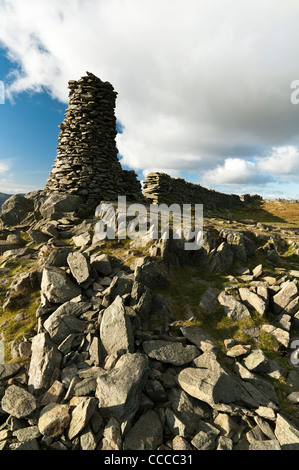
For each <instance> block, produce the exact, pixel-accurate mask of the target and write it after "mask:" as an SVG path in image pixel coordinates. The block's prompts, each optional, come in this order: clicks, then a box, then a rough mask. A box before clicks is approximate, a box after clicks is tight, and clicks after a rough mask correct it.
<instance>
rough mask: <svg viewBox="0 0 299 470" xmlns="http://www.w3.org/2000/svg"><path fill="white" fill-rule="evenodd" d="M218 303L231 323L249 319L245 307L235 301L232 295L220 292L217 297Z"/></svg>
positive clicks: (248, 313)
mask: <svg viewBox="0 0 299 470" xmlns="http://www.w3.org/2000/svg"><path fill="white" fill-rule="evenodd" d="M218 301H219V303H220V304H221V305H222V306H223V307H224V311H225V313H226V315H227V316H228V317H229V318H230V319H231V320H232V321H239V320H243V319H244V318H247V317H250V312H249V310H248V308H247V307H246V305H244V304H242V302H239V301H238V300H237V299H235V297H234V296H233V295H228V294H226V293H225V292H221V294H219V296H218Z"/></svg>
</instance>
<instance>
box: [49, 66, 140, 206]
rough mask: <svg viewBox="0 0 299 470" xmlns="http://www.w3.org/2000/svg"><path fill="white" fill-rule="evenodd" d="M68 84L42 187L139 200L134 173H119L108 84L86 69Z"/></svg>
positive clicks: (112, 101)
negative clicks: (65, 104) (53, 151)
mask: <svg viewBox="0 0 299 470" xmlns="http://www.w3.org/2000/svg"><path fill="white" fill-rule="evenodd" d="M68 88H69V89H70V92H69V106H68V108H67V110H66V113H65V119H64V121H63V122H62V123H61V125H60V126H59V127H60V129H61V131H60V134H59V138H58V147H57V156H56V159H55V162H54V165H53V169H52V171H51V173H50V176H49V178H48V181H47V183H46V186H45V191H46V192H51V193H53V192H59V193H67V194H76V195H79V196H83V197H84V198H86V200H87V201H89V202H90V203H92V202H94V203H95V204H97V203H99V202H100V201H101V200H106V201H107V200H116V199H117V197H118V195H126V196H129V197H131V198H132V199H138V198H140V197H141V185H140V183H139V181H138V180H137V178H136V174H135V172H125V171H123V170H122V167H121V164H120V162H119V160H118V156H117V153H118V150H117V148H116V143H115V138H116V135H117V131H116V117H115V113H114V110H115V102H116V97H117V93H116V92H115V91H114V88H113V86H112V85H111V84H110V83H108V82H102V81H101V80H100V79H99V78H97V77H96V76H95V75H93V74H91V73H89V72H87V76H85V77H82V78H80V79H79V80H78V81H75V80H71V81H69V85H68ZM128 173H129V175H128ZM128 181H129V182H130V184H128ZM133 183H134V184H133Z"/></svg>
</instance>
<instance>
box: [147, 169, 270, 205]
mask: <svg viewBox="0 0 299 470" xmlns="http://www.w3.org/2000/svg"><path fill="white" fill-rule="evenodd" d="M143 193H144V196H145V197H146V198H147V199H148V200H150V201H151V202H152V203H153V204H161V203H166V204H173V203H177V204H203V205H204V208H206V209H218V208H219V209H221V208H224V209H230V208H231V207H234V206H242V205H243V204H244V203H246V204H248V203H250V202H252V201H253V200H256V199H261V198H260V196H250V195H248V194H247V195H246V197H245V196H244V197H242V196H241V197H240V196H237V195H235V194H223V193H219V192H217V191H213V190H209V189H206V188H204V187H203V186H201V185H200V184H194V183H190V182H187V181H185V180H184V179H182V178H173V177H171V176H169V175H167V174H165V173H149V174H148V175H147V177H146V179H145V181H144V183H143Z"/></svg>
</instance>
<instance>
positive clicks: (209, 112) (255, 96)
mask: <svg viewBox="0 0 299 470" xmlns="http://www.w3.org/2000/svg"><path fill="white" fill-rule="evenodd" d="M298 14H299V4H298V1H297V0H286V1H285V2H281V0H252V1H251V2H240V1H239V0H226V1H225V2H223V0H201V1H198V0H188V1H187V2H186V1H182V0H163V1H161V0H109V1H108V0H64V1H63V2H61V0H51V2H41V1H40V0H7V1H2V2H1V5H0V43H1V44H2V46H3V47H5V50H6V53H7V56H8V57H9V59H10V60H11V61H12V62H13V63H14V64H15V68H14V70H13V71H12V73H11V74H10V76H9V77H5V81H6V83H7V86H6V92H7V97H8V98H13V97H14V96H15V95H16V94H18V93H21V92H23V91H41V90H47V91H48V92H49V93H50V94H51V95H52V96H53V97H55V98H58V99H59V100H61V101H63V102H65V103H66V102H67V96H68V91H67V82H68V80H70V79H78V78H79V77H81V76H82V75H84V74H85V72H86V70H88V71H91V72H93V73H95V74H96V75H98V76H99V77H100V78H101V79H102V80H108V81H110V82H111V83H112V84H113V86H114V87H115V89H116V91H117V92H118V94H119V95H118V100H117V109H116V114H117V118H118V120H119V121H120V123H121V124H122V126H123V132H122V134H119V136H118V141H117V145H118V149H119V152H120V154H121V157H122V164H124V165H127V166H129V167H131V168H134V169H136V170H140V171H141V172H146V171H151V170H153V169H155V170H157V169H162V170H163V171H165V172H168V173H170V174H175V175H178V174H183V172H186V171H187V172H188V173H189V174H193V175H194V180H195V181H199V182H202V181H205V182H207V183H209V184H212V185H213V184H214V185H216V184H221V185H228V186H229V185H231V186H234V185H236V184H245V185H246V184H255V185H259V184H260V185H261V184H266V183H267V182H270V181H272V180H273V178H276V179H279V178H283V179H285V178H292V179H293V180H294V179H295V180H297V179H298V178H299V177H298V174H299V171H298V170H299V164H298V147H299V126H298V117H299V106H298V107H296V106H294V105H292V103H291V102H290V94H291V89H290V84H291V82H292V81H293V80H295V79H296V78H299V77H298V61H297V51H298V47H299V28H298V22H297V18H298ZM0 79H2V80H4V77H1V76H0Z"/></svg>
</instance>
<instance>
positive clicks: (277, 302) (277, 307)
mask: <svg viewBox="0 0 299 470" xmlns="http://www.w3.org/2000/svg"><path fill="white" fill-rule="evenodd" d="M297 296H298V285H297V282H296V281H287V282H285V283H283V284H282V285H281V289H280V290H279V291H278V292H277V294H275V295H274V296H273V308H274V312H275V313H276V314H279V313H282V312H283V311H284V309H285V308H286V307H287V306H288V304H289V303H290V302H291V301H292V300H293V299H295V297H297Z"/></svg>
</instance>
